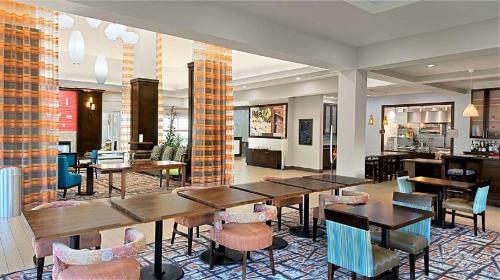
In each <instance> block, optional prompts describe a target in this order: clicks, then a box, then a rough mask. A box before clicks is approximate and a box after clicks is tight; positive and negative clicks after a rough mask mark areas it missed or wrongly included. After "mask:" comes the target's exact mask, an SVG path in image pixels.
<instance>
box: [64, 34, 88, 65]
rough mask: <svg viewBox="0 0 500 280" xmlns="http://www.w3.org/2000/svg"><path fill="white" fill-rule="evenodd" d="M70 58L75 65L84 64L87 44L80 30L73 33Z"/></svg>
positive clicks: (70, 39)
mask: <svg viewBox="0 0 500 280" xmlns="http://www.w3.org/2000/svg"><path fill="white" fill-rule="evenodd" d="M68 51H69V58H70V59H71V62H73V64H81V63H82V62H83V55H84V54H85V42H84V40H83V36H82V33H81V32H80V31H78V30H74V31H73V32H71V35H70V37H69V46H68Z"/></svg>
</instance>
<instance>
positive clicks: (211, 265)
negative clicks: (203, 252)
mask: <svg viewBox="0 0 500 280" xmlns="http://www.w3.org/2000/svg"><path fill="white" fill-rule="evenodd" d="M214 249H215V241H213V240H212V241H210V270H212V269H214V261H215V256H214Z"/></svg>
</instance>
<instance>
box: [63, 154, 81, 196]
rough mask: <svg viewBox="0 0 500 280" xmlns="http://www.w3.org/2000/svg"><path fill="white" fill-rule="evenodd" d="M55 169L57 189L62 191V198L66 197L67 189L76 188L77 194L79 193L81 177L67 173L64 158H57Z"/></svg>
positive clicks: (66, 162)
mask: <svg viewBox="0 0 500 280" xmlns="http://www.w3.org/2000/svg"><path fill="white" fill-rule="evenodd" d="M57 160H58V165H57V166H58V168H57V176H58V181H57V188H58V189H62V190H64V193H63V198H65V197H66V192H67V190H68V189H69V188H73V187H78V193H80V191H81V186H82V176H81V175H80V174H74V173H71V172H69V165H68V160H67V159H66V156H58V157H57Z"/></svg>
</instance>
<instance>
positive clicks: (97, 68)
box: [94, 55, 108, 84]
mask: <svg viewBox="0 0 500 280" xmlns="http://www.w3.org/2000/svg"><path fill="white" fill-rule="evenodd" d="M94 73H95V79H96V81H97V83H99V84H104V83H105V82H106V78H107V77H108V61H107V60H106V57H105V56H104V55H98V56H97V57H96V59H95V64H94Z"/></svg>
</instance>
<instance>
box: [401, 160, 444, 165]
mask: <svg viewBox="0 0 500 280" xmlns="http://www.w3.org/2000/svg"><path fill="white" fill-rule="evenodd" d="M403 161H405V162H416V163H426V164H436V165H441V164H443V160H441V159H430V158H408V159H403Z"/></svg>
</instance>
